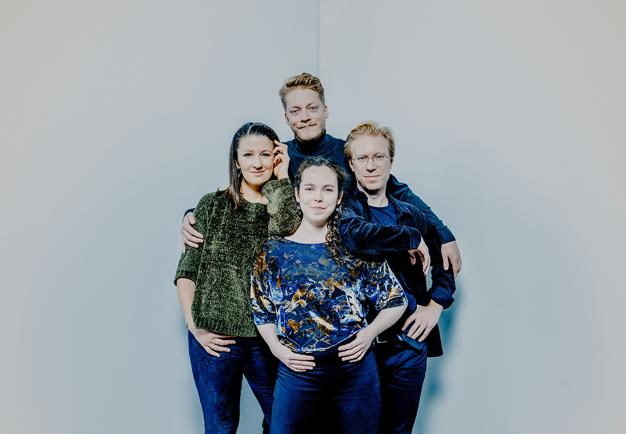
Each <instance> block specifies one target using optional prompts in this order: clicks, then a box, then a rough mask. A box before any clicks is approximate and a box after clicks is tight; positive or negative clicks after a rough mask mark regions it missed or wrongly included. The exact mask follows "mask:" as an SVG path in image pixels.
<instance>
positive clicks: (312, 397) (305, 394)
mask: <svg viewBox="0 0 626 434" xmlns="http://www.w3.org/2000/svg"><path fill="white" fill-rule="evenodd" d="M326 375H327V373H326V370H325V369H323V368H320V367H315V368H314V369H313V370H312V371H308V372H294V371H292V370H291V369H289V368H287V367H286V366H285V365H284V364H282V363H280V364H279V366H278V378H277V380H276V390H275V392H274V406H273V408H272V426H271V433H272V434H307V433H308V434H317V431H316V430H314V429H312V427H313V426H314V425H315V422H316V421H317V420H318V419H319V418H322V417H324V415H322V414H320V412H319V408H320V404H321V403H322V400H323V382H324V379H325V376H326Z"/></svg>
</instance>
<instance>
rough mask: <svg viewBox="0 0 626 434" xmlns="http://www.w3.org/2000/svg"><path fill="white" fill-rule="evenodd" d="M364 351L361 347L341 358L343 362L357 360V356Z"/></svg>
mask: <svg viewBox="0 0 626 434" xmlns="http://www.w3.org/2000/svg"><path fill="white" fill-rule="evenodd" d="M364 352H365V350H364V349H361V350H360V351H359V352H357V353H355V354H352V355H350V356H346V357H342V358H341V360H343V361H344V362H356V361H357V360H359V358H360V357H361V356H362V355H363V353H364Z"/></svg>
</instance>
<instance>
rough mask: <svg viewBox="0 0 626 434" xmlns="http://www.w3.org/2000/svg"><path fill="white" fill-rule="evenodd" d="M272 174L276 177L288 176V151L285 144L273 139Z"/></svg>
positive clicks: (283, 177)
mask: <svg viewBox="0 0 626 434" xmlns="http://www.w3.org/2000/svg"><path fill="white" fill-rule="evenodd" d="M274 144H275V145H276V147H275V148H274V151H273V152H274V176H275V177H276V178H278V179H285V178H289V153H288V152H287V145H285V144H283V143H280V142H279V141H278V140H274Z"/></svg>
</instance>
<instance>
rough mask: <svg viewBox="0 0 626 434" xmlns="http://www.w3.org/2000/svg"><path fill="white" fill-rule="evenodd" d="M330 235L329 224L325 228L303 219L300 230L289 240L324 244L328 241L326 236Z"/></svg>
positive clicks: (289, 237)
mask: <svg viewBox="0 0 626 434" xmlns="http://www.w3.org/2000/svg"><path fill="white" fill-rule="evenodd" d="M327 233H328V224H324V225H323V226H317V225H314V224H313V223H311V222H309V221H307V220H305V219H303V220H302V223H300V226H298V229H296V231H295V232H294V233H293V234H291V235H290V236H288V237H285V238H287V239H288V240H292V241H297V242H301V243H307V244H313V243H323V242H325V241H326V234H327Z"/></svg>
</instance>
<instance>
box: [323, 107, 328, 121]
mask: <svg viewBox="0 0 626 434" xmlns="http://www.w3.org/2000/svg"><path fill="white" fill-rule="evenodd" d="M324 119H328V106H327V105H326V104H324Z"/></svg>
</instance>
